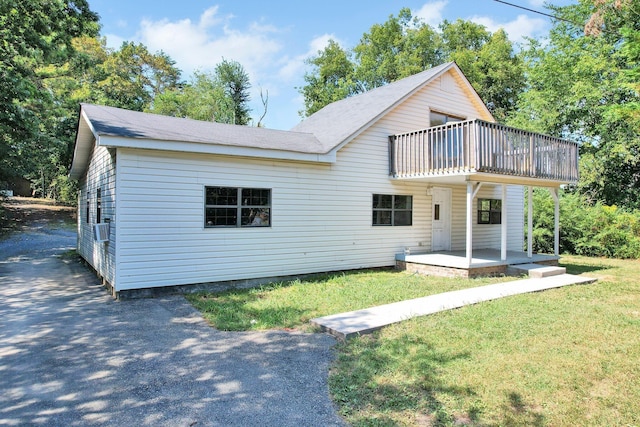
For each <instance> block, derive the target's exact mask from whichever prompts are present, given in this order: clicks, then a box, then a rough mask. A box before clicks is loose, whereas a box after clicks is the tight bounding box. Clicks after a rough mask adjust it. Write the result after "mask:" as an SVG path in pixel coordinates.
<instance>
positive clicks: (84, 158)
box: [69, 111, 97, 179]
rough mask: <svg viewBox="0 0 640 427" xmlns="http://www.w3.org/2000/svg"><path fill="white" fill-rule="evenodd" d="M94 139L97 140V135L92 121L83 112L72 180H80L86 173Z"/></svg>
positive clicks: (74, 149)
mask: <svg viewBox="0 0 640 427" xmlns="http://www.w3.org/2000/svg"><path fill="white" fill-rule="evenodd" d="M94 138H95V139H97V135H96V132H95V130H94V129H93V126H92V125H91V121H90V120H89V118H88V117H87V115H86V113H85V112H84V111H81V113H80V120H79V121H78V133H77V135H76V144H75V147H74V148H73V162H72V164H71V168H70V169H69V177H70V178H71V179H79V178H80V177H81V176H82V174H83V173H84V171H85V169H86V167H87V164H88V163H89V157H90V156H91V150H92V149H93V140H94Z"/></svg>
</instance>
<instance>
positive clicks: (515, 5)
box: [493, 0, 584, 26]
mask: <svg viewBox="0 0 640 427" xmlns="http://www.w3.org/2000/svg"><path fill="white" fill-rule="evenodd" d="M493 1H495V2H498V3H502V4H506V5H507V6H511V7H516V8H518V9H522V10H526V11H529V12H533V13H537V14H538V15H542V16H546V17H549V18H552V19H557V20H558V21H564V22H568V23H569V24H573V25H577V26H581V25H584V24H578V23H576V22H573V21H570V20H568V19H565V18H561V17H559V16H555V15H552V14H550V13H545V12H540V11H539V10H535V9H529V8H528V7H524V6H520V5H519V4H514V3H509V2H508V1H503V0H493Z"/></svg>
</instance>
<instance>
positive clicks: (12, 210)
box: [0, 197, 77, 234]
mask: <svg viewBox="0 0 640 427" xmlns="http://www.w3.org/2000/svg"><path fill="white" fill-rule="evenodd" d="M0 209H2V210H4V213H3V214H2V222H1V224H0V234H6V233H8V232H10V231H13V230H21V229H25V228H31V227H34V226H42V225H45V224H46V225H47V226H48V227H50V228H67V227H74V226H75V223H76V216H77V210H76V208H75V207H72V206H65V205H60V204H57V203H56V202H55V201H53V200H49V199H35V198H32V197H7V198H5V199H2V200H0Z"/></svg>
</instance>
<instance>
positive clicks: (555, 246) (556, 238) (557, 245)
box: [551, 188, 560, 256]
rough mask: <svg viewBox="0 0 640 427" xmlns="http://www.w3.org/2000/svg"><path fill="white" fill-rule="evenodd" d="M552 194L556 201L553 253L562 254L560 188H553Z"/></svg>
mask: <svg viewBox="0 0 640 427" xmlns="http://www.w3.org/2000/svg"><path fill="white" fill-rule="evenodd" d="M551 196H552V197H553V201H554V203H555V209H554V212H553V217H554V224H553V254H554V255H555V256H558V255H560V198H559V196H558V188H552V189H551Z"/></svg>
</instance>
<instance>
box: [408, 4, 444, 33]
mask: <svg viewBox="0 0 640 427" xmlns="http://www.w3.org/2000/svg"><path fill="white" fill-rule="evenodd" d="M447 3H448V0H438V1H432V2H429V3H425V4H424V5H423V6H422V7H421V8H420V9H418V10H417V11H414V12H413V15H414V16H417V17H419V18H421V19H422V20H424V22H426V23H427V24H429V25H430V26H432V27H437V26H438V24H440V23H441V22H442V20H443V19H442V11H443V10H444V8H445V7H446V6H447Z"/></svg>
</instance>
